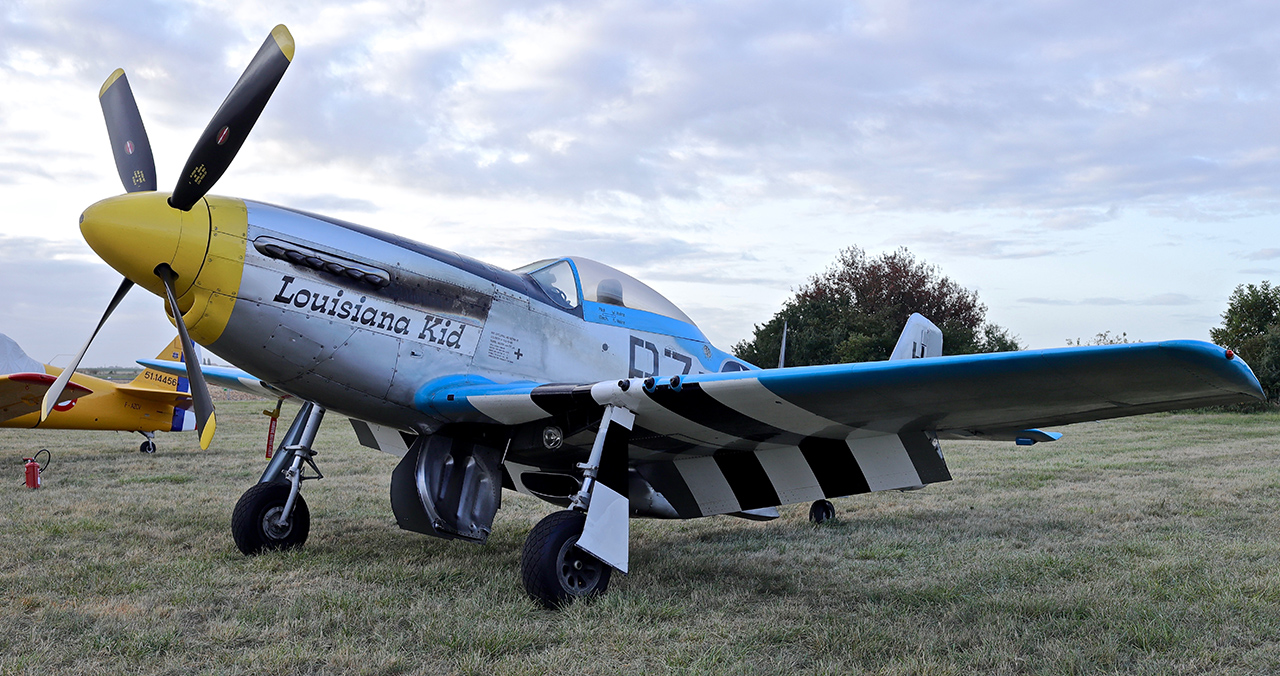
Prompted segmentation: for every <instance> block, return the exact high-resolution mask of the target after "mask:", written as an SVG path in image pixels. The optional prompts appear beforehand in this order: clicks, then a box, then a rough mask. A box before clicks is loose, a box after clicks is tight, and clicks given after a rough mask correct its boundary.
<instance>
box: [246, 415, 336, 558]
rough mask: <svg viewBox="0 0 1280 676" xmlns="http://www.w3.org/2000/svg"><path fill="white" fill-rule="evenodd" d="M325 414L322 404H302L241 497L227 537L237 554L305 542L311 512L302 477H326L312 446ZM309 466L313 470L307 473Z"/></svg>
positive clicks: (291, 546) (284, 547)
mask: <svg viewBox="0 0 1280 676" xmlns="http://www.w3.org/2000/svg"><path fill="white" fill-rule="evenodd" d="M323 418H324V409H323V408H322V407H320V406H317V405H315V404H313V403H311V402H305V403H304V404H303V405H302V408H301V409H300V410H299V411H298V415H297V417H295V418H294V419H293V424H292V425H290V426H289V431H288V433H286V434H285V436H284V439H283V440H281V442H280V448H279V449H278V450H277V451H276V452H275V454H274V455H273V456H272V458H271V463H270V464H269V465H267V469H266V471H264V472H263V473H262V478H261V479H259V480H258V483H257V484H255V485H254V486H252V487H251V488H250V489H249V490H247V491H245V492H244V495H241V496H240V501H239V502H237V503H236V508H235V511H234V512H233V513H232V515H231V535H232V537H234V538H235V541H236V547H238V548H239V549H240V551H241V552H244V553H245V554H258V553H260V552H264V551H267V550H272V549H290V548H293V547H298V546H301V545H302V543H304V542H306V541H307V534H308V533H309V532H310V531H311V512H310V510H308V509H307V501H306V500H303V499H302V494H301V493H300V490H301V488H302V482H303V481H308V480H311V479H323V478H324V475H322V474H321V473H320V470H319V468H317V467H316V463H315V460H313V458H314V457H315V455H316V452H315V451H314V450H312V448H311V445H312V444H313V443H315V440H316V431H317V430H319V429H320V421H321V420H322V419H323ZM307 467H310V468H311V470H312V471H313V472H315V474H314V475H305V474H304V471H305V469H306V468H307Z"/></svg>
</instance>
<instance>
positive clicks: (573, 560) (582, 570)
mask: <svg viewBox="0 0 1280 676" xmlns="http://www.w3.org/2000/svg"><path fill="white" fill-rule="evenodd" d="M577 542H578V538H576V537H575V538H570V539H569V540H568V541H567V542H565V543H564V545H563V546H561V547H560V554H559V556H557V557H556V559H557V561H556V563H557V564H558V565H557V566H556V569H557V570H558V571H559V573H560V575H559V577H560V585H561V586H563V587H564V589H565V591H567V592H569V593H570V594H573V595H575V596H581V595H583V594H589V593H591V591H592V590H594V589H595V588H596V585H598V584H599V582H600V576H601V574H603V573H604V564H603V563H601V562H599V561H597V560H596V559H595V558H594V557H592V556H591V555H589V554H587V553H586V552H584V551H582V550H581V549H578V548H577V547H575V546H574V544H575V543H577Z"/></svg>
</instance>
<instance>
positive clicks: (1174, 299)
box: [1018, 293, 1199, 306]
mask: <svg viewBox="0 0 1280 676" xmlns="http://www.w3.org/2000/svg"><path fill="white" fill-rule="evenodd" d="M1018 302H1019V303H1028V304H1031V305H1092V306H1110V305H1195V304H1196V303H1198V302H1199V301H1197V300H1195V299H1194V298H1192V297H1190V296H1188V295H1186V294H1181V293H1162V294H1157V295H1155V296H1148V297H1146V298H1141V299H1137V300H1135V299H1125V298H1113V297H1110V296H1100V297H1095V298H1083V299H1080V300H1067V299H1063V298H1041V297H1027V298H1019V299H1018Z"/></svg>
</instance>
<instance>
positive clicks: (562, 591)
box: [520, 511, 613, 608]
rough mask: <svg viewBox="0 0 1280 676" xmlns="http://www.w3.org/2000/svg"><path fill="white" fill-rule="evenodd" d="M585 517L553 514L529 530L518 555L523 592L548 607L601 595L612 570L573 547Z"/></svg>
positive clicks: (564, 512)
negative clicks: (522, 548)
mask: <svg viewBox="0 0 1280 676" xmlns="http://www.w3.org/2000/svg"><path fill="white" fill-rule="evenodd" d="M586 522H587V515H585V514H583V513H582V512H575V511H563V512H555V513H554V514H551V515H550V516H548V517H547V518H545V519H543V520H541V521H539V522H538V525H536V526H534V527H533V530H531V531H529V537H528V538H526V539H525V541H524V551H522V552H521V553H520V576H521V578H523V579H524V589H525V591H526V592H528V593H529V596H532V597H533V598H534V599H535V600H537V601H541V602H542V605H544V606H546V607H548V608H556V607H558V606H561V605H564V604H566V603H571V602H573V601H575V600H577V599H580V598H583V597H586V596H591V595H593V594H603V593H604V591H605V589H607V588H608V587H609V576H610V575H611V574H612V573H613V569H612V568H610V567H609V566H608V565H607V564H605V563H603V562H601V561H600V560H599V559H597V558H596V557H594V556H592V555H590V554H588V553H586V552H584V551H582V550H581V549H578V548H577V547H575V546H574V545H575V544H576V543H577V542H578V537H579V536H580V535H582V527H583V526H584V525H585V524H586Z"/></svg>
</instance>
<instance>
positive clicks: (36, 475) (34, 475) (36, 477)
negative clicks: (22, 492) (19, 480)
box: [22, 448, 53, 488]
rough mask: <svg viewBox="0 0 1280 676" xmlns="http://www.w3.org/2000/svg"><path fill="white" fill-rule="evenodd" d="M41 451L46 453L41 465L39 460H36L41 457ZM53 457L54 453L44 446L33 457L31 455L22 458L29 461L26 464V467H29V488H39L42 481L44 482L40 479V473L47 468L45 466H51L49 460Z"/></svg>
mask: <svg viewBox="0 0 1280 676" xmlns="http://www.w3.org/2000/svg"><path fill="white" fill-rule="evenodd" d="M40 453H44V465H41V464H40V463H39V462H36V458H38V457H40ZM52 459H53V454H52V453H50V452H49V449H47V448H42V449H40V451H39V453H36V454H35V456H33V457H30V458H23V459H22V460H23V462H25V463H27V464H26V468H27V488H39V487H40V485H41V483H42V482H41V481H40V473H41V472H43V471H44V470H45V468H47V467H48V466H49V462H50V461H51V460H52Z"/></svg>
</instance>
